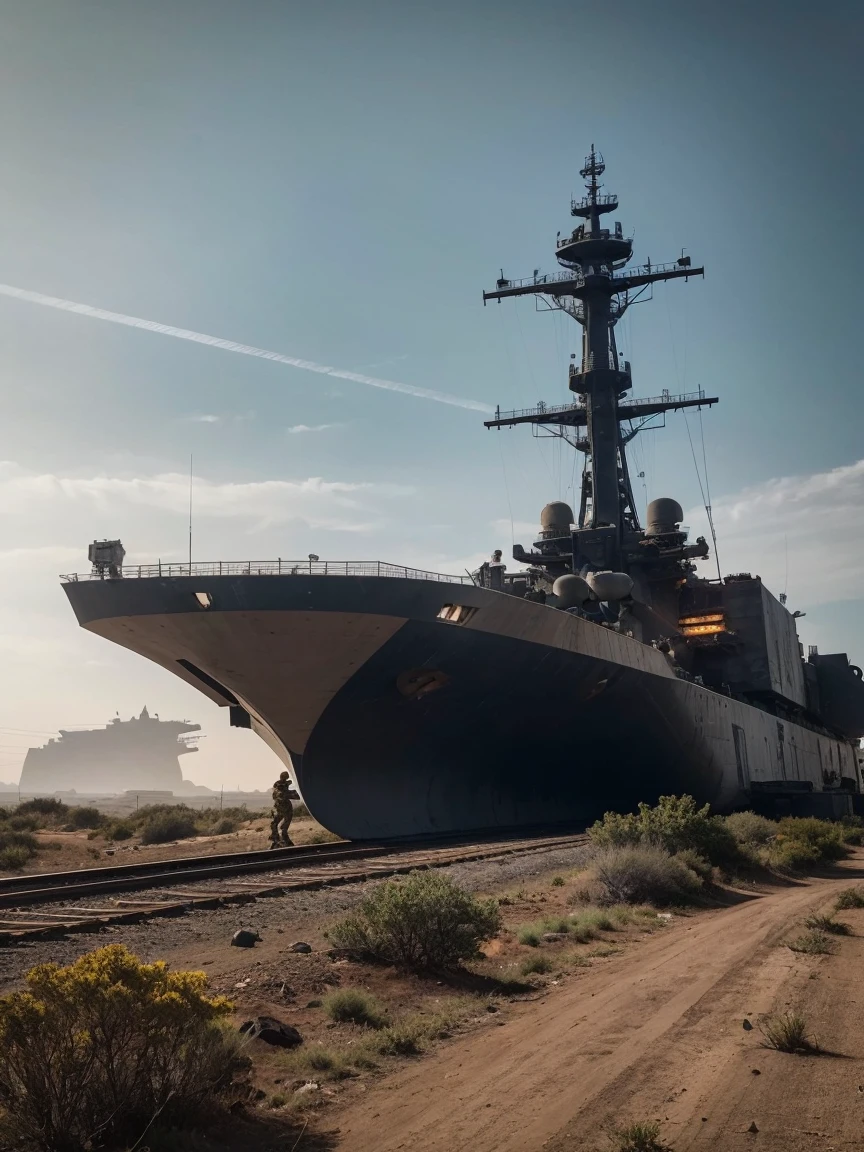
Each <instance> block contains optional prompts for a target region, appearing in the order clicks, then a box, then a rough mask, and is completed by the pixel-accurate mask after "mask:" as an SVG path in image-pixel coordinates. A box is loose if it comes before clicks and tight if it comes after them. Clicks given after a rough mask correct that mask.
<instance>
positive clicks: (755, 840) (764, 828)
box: [726, 812, 777, 848]
mask: <svg viewBox="0 0 864 1152" xmlns="http://www.w3.org/2000/svg"><path fill="white" fill-rule="evenodd" d="M726 827H727V828H728V829H729V831H730V832H731V833H732V835H733V836H734V837H735V839H736V840H737V841H738V843H739V844H743V845H745V846H746V847H748V848H757V847H758V848H761V847H763V846H764V845H765V844H767V843H768V841H769V840H770V839H771V838H772V837H773V836H776V835H777V824H776V823H775V821H774V820H768V819H767V817H765V816H759V815H757V814H756V813H755V812H733V813H732V815H731V816H727V817H726Z"/></svg>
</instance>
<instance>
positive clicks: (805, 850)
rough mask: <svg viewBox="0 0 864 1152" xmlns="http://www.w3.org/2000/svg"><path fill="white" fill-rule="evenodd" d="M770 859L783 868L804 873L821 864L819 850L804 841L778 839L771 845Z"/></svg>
mask: <svg viewBox="0 0 864 1152" xmlns="http://www.w3.org/2000/svg"><path fill="white" fill-rule="evenodd" d="M768 859H769V860H770V862H771V863H772V864H774V865H778V866H779V867H781V868H793V869H795V870H796V871H804V870H806V869H807V868H811V867H812V866H813V865H814V864H818V863H819V849H818V848H816V847H814V845H812V844H806V843H805V842H804V841H803V840H786V839H782V840H781V839H776V840H775V841H774V843H773V844H772V845H771V849H770V851H769V853H768Z"/></svg>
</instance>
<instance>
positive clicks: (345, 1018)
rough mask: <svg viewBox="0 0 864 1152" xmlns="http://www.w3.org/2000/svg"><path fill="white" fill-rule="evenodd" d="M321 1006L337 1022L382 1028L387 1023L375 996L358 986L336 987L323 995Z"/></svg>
mask: <svg viewBox="0 0 864 1152" xmlns="http://www.w3.org/2000/svg"><path fill="white" fill-rule="evenodd" d="M323 1006H324V1011H325V1012H326V1013H327V1015H328V1016H329V1017H330V1019H331V1020H335V1021H336V1022H337V1023H339V1024H360V1025H363V1026H365V1027H367V1028H383V1027H384V1025H385V1024H386V1023H387V1020H386V1018H385V1015H384V1012H383V1011H382V1010H381V1005H380V1004H379V1003H378V1001H377V1000H376V999H375V997H374V996H370V995H369V994H368V993H367V992H361V990H360V989H359V988H338V989H336V991H335V992H330V993H329V994H328V995H327V996H325V997H324V1001H323Z"/></svg>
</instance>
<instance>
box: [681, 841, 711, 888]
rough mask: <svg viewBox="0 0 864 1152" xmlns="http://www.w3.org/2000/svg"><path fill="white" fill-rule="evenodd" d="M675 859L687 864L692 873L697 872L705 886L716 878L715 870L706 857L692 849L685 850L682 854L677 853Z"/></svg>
mask: <svg viewBox="0 0 864 1152" xmlns="http://www.w3.org/2000/svg"><path fill="white" fill-rule="evenodd" d="M675 859H676V860H680V861H681V863H682V864H686V865H687V867H688V868H689V869H690V871H691V872H695V873H696V875H697V876H698V877H699V879H700V880H701V881H702V883H703V884H710V883H711V880H712V878H713V876H714V869H713V867H712V866H711V864H709V863H708V861H707V860H706V859H705V857H704V856H700V855H699V853H698V852H696V851H694V850H693V849H692V848H684V849H682V850H681V851H680V852H676V853H675Z"/></svg>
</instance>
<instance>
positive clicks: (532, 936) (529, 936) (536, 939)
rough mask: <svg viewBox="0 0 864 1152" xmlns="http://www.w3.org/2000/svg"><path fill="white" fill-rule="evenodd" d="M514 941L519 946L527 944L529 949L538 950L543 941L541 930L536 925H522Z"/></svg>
mask: <svg viewBox="0 0 864 1152" xmlns="http://www.w3.org/2000/svg"><path fill="white" fill-rule="evenodd" d="M516 939H517V940H518V941H519V943H520V944H527V945H528V947H529V948H539V946H540V941H541V940H542V939H543V929H542V928H539V927H538V926H537V925H536V924H523V925H522V927H521V928H520V929H518V931H517V932H516Z"/></svg>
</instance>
